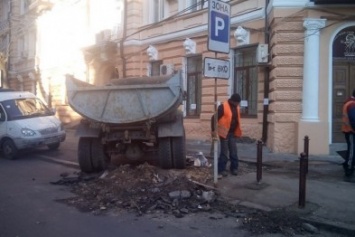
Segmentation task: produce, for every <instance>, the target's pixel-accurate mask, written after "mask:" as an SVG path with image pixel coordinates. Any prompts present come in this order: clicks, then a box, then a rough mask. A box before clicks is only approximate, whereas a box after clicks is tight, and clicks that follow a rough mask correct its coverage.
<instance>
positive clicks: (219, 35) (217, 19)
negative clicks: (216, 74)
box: [208, 0, 230, 53]
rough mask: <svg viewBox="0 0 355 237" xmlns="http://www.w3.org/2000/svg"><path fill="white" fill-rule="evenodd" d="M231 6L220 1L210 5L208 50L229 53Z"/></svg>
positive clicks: (217, 0) (214, 0)
mask: <svg viewBox="0 0 355 237" xmlns="http://www.w3.org/2000/svg"><path fill="white" fill-rule="evenodd" d="M229 25H230V5H229V4H228V3H225V2H222V1H219V0H210V1H209V3H208V50H210V51H215V52H221V53H228V52H229V34H230V29H229V28H230V26H229Z"/></svg>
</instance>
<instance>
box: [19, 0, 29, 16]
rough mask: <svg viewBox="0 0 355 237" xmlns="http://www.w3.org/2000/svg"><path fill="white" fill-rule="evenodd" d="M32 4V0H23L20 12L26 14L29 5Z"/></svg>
mask: <svg viewBox="0 0 355 237" xmlns="http://www.w3.org/2000/svg"><path fill="white" fill-rule="evenodd" d="M30 4H31V0H21V6H20V14H21V15H22V14H25V13H26V12H27V10H28V7H29V6H30Z"/></svg>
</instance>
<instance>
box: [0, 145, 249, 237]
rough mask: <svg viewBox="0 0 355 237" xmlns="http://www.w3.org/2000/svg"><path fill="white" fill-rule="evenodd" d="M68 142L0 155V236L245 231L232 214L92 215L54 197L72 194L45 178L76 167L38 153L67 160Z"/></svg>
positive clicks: (234, 233)
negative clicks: (14, 155)
mask: <svg viewBox="0 0 355 237" xmlns="http://www.w3.org/2000/svg"><path fill="white" fill-rule="evenodd" d="M67 145H68V147H67ZM69 145H70V144H63V146H62V147H61V148H60V150H58V151H46V150H38V151H33V152H26V153H24V154H22V156H21V157H19V158H18V159H16V160H5V159H2V158H0V190H1V191H0V237H40V236H46V237H57V236H58V237H63V236H66V237H81V236H85V237H94V236H95V237H96V236H105V237H110V236H115V237H117V236H133V237H134V236H157V237H159V236H164V237H166V236H206V237H208V236H214V237H216V236H223V237H227V236H237V237H238V236H249V235H248V234H247V233H245V232H243V231H241V230H239V229H238V228H237V223H236V220H235V219H232V218H225V217H223V216H216V215H217V214H208V213H202V214H197V215H194V214H191V215H188V216H187V217H184V218H181V219H177V218H175V217H173V216H161V217H156V216H143V217H137V216H135V215H134V214H132V213H126V212H122V213H120V214H117V213H115V214H109V215H107V216H95V215H93V214H92V213H82V212H79V211H78V210H77V209H75V208H74V207H69V206H67V205H65V204H63V203H60V202H57V201H56V200H58V199H63V198H67V197H70V196H72V195H73V194H72V193H70V191H69V190H68V188H67V187H66V186H59V185H53V184H51V183H50V182H52V181H57V180H59V179H60V174H61V173H64V172H67V173H73V172H76V171H78V170H77V169H74V168H71V167H68V166H64V165H61V164H59V163H55V162H47V160H46V159H42V158H40V157H41V156H42V157H43V156H47V157H52V158H53V159H69V158H70V159H72V157H69V156H70V154H72V155H75V154H76V152H75V149H76V148H73V149H74V152H73V151H70V150H65V149H68V148H69V147H70V146H69ZM64 156H67V157H64Z"/></svg>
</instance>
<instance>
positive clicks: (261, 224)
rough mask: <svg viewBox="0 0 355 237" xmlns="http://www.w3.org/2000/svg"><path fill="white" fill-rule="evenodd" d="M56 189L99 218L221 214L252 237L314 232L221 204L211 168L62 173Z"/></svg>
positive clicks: (243, 168)
mask: <svg viewBox="0 0 355 237" xmlns="http://www.w3.org/2000/svg"><path fill="white" fill-rule="evenodd" d="M249 172H255V167H254V165H252V164H248V163H243V162H241V163H240V167H239V175H243V174H246V173H249ZM236 178H237V177H236ZM52 184H56V185H65V186H68V187H69V188H70V190H71V192H73V193H74V194H75V196H73V197H70V198H67V199H61V200H58V201H59V202H62V203H65V204H67V205H70V206H74V207H76V208H77V209H78V210H80V211H82V212H91V213H93V214H95V215H103V214H105V213H110V212H116V213H119V212H120V211H122V210H125V211H129V212H133V213H136V214H137V215H138V216H141V215H148V214H153V215H159V214H162V215H167V214H168V215H173V216H175V217H176V218H183V217H184V216H186V215H189V214H191V213H197V212H205V213H209V214H212V213H218V214H221V216H222V217H221V218H235V219H236V223H242V225H241V228H244V229H246V230H248V231H250V232H251V233H253V234H254V235H262V234H263V233H281V234H284V235H286V236H292V235H294V234H305V233H309V232H310V231H309V229H310V227H309V225H307V223H304V221H302V220H301V219H300V218H299V216H297V215H296V214H294V213H292V212H288V211H284V210H277V211H270V212H266V211H262V210H257V209H253V208H250V207H245V206H240V205H235V204H231V203H229V202H227V201H225V200H223V198H222V197H221V196H220V194H219V192H218V190H217V189H215V188H214V186H213V168H211V167H196V166H193V164H190V165H189V166H188V167H187V168H186V169H184V170H175V169H171V170H164V169H160V168H159V167H156V166H153V165H150V164H148V163H143V164H140V165H129V164H125V165H120V166H118V167H111V168H110V169H108V170H106V171H104V172H102V173H99V174H84V173H80V172H78V173H73V174H68V173H63V174H60V179H59V180H58V181H55V182H52ZM306 227H308V228H306Z"/></svg>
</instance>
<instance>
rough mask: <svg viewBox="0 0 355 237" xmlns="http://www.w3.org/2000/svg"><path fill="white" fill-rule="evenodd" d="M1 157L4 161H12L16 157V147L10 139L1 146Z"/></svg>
mask: <svg viewBox="0 0 355 237" xmlns="http://www.w3.org/2000/svg"><path fill="white" fill-rule="evenodd" d="M1 149H2V155H3V156H4V158H5V159H8V160H13V159H15V158H16V155H17V147H16V145H15V143H14V142H13V141H12V140H11V139H6V140H5V141H4V142H3V143H2V145H1Z"/></svg>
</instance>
